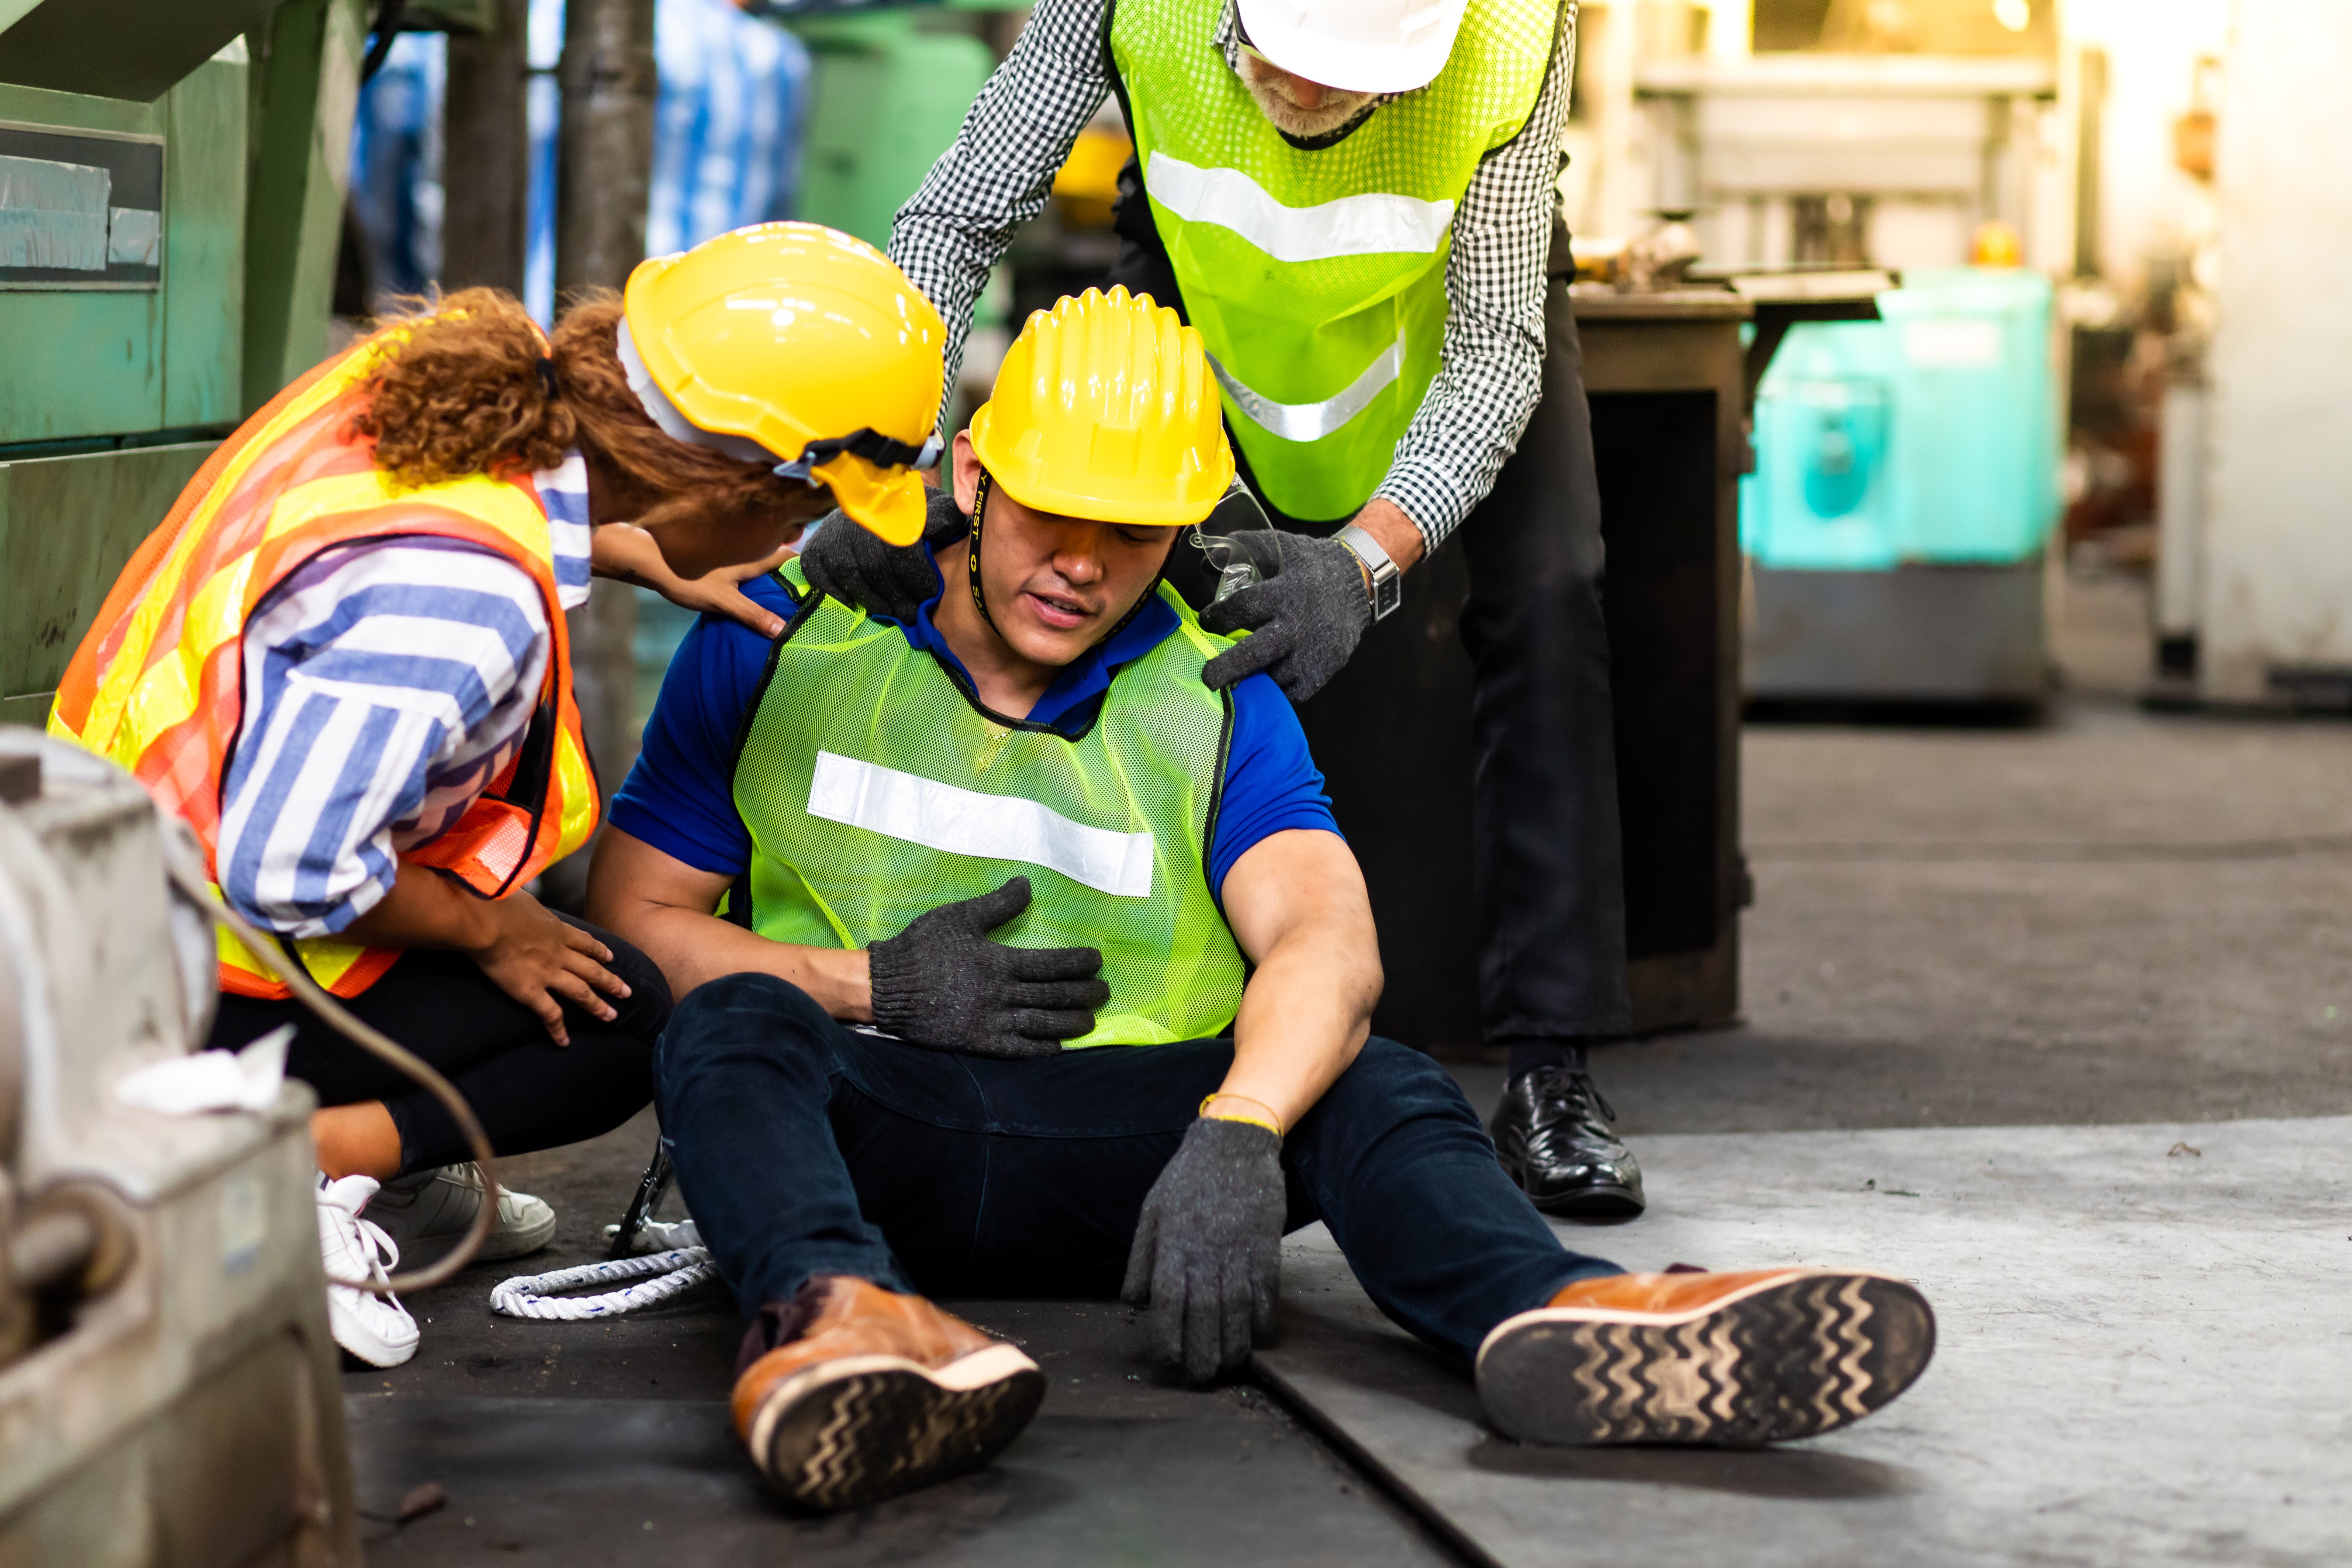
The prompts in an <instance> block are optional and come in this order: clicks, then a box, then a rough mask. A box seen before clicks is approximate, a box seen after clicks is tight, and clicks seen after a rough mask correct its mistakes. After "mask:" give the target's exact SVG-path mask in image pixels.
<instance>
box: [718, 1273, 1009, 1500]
mask: <svg viewBox="0 0 2352 1568" xmlns="http://www.w3.org/2000/svg"><path fill="white" fill-rule="evenodd" d="M808 1289H810V1290H813V1291H815V1292H817V1298H816V1300H815V1302H814V1312H813V1313H811V1314H810V1315H809V1316H808V1319H807V1327H806V1328H805V1329H804V1330H803V1331H802V1332H801V1334H800V1335H799V1337H798V1338H796V1339H794V1340H793V1341H792V1342H790V1343H788V1344H782V1345H779V1346H777V1347H776V1348H775V1349H774V1350H772V1351H770V1352H767V1353H766V1354H765V1355H763V1356H761V1357H760V1359H759V1360H757V1361H755V1362H753V1363H751V1365H750V1366H749V1367H747V1368H745V1369H744V1372H743V1374H742V1375H741V1376H740V1377H738V1378H737V1379H736V1380H735V1399H734V1405H735V1430H736V1432H737V1434H738V1435H740V1436H741V1437H742V1439H743V1442H744V1444H745V1446H746V1447H749V1448H750V1449H751V1458H752V1459H753V1460H754V1461H756V1462H757V1463H758V1465H759V1467H760V1468H761V1469H762V1470H764V1471H765V1472H767V1476H768V1479H770V1480H772V1481H773V1482H775V1484H776V1485H777V1487H778V1488H779V1489H782V1492H783V1493H784V1495H785V1496H786V1497H788V1498H790V1499H792V1500H793V1501H794V1502H797V1503H800V1504H802V1505H803V1506H804V1507H808V1508H814V1509H823V1510H827V1511H832V1510H837V1509H845V1508H858V1507H862V1506H863V1505H865V1504H866V1503H871V1502H879V1501H881V1500H883V1499H885V1498H888V1497H896V1496H897V1495H898V1494H899V1493H900V1492H908V1491H913V1490H915V1489H917V1488H919V1487H927V1486H929V1485H930V1484H931V1483H932V1482H934V1481H943V1480H946V1479H948V1478H950V1476H960V1475H962V1474H963V1473H964V1472H965V1471H967V1470H976V1469H978V1468H981V1467H982V1465H985V1464H987V1463H988V1462H989V1461H990V1460H991V1459H993V1458H996V1456H997V1455H998V1454H1000V1453H1002V1452H1003V1451H1004V1447H1005V1446H1006V1445H1007V1444H1009V1443H1011V1442H1012V1441H1013V1438H1015V1437H1017V1436H1020V1435H1021V1429H1022V1428H1023V1427H1024V1426H1027V1425H1029V1418H1030V1417H1031V1416H1033V1415H1036V1414H1037V1405H1038V1402H1039V1401H1041V1400H1043V1399H1044V1398H1045V1373H1041V1372H1039V1371H1038V1370H1037V1363H1035V1362H1033V1361H1031V1360H1030V1359H1029V1358H1028V1357H1027V1356H1025V1355H1024V1354H1022V1353H1021V1352H1020V1351H1019V1350H1017V1349H1015V1348H1014V1347H1013V1346H1012V1345H1008V1344H1006V1343H1004V1342H1002V1341H1000V1340H992V1339H990V1338H989V1337H988V1336H987V1335H986V1334H983V1333H982V1332H981V1331H979V1330H978V1329H975V1328H973V1327H972V1326H971V1324H970V1323H967V1322H965V1321H963V1320H962V1319H961V1318H958V1317H954V1316H951V1315H950V1314H949V1313H946V1312H942V1311H941V1310H939V1309H938V1308H937V1307H934V1306H932V1305H931V1304H930V1303H929V1301H926V1300H923V1299H922V1298H921V1297H920V1296H901V1295H899V1294H898V1293H897V1292H895V1291H891V1290H885V1289H882V1288H881V1287H880V1286H878V1285H871V1284H868V1283H867V1282H866V1281H865V1280H863V1279H850V1278H847V1277H836V1278H834V1279H822V1280H814V1281H812V1282H811V1284H810V1286H809V1287H808ZM797 1304H798V1305H805V1304H807V1299H806V1298H805V1297H803V1300H802V1302H801V1303H797Z"/></svg>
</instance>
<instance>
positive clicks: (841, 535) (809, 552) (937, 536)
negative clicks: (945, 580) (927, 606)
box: [801, 490, 971, 621]
mask: <svg viewBox="0 0 2352 1568" xmlns="http://www.w3.org/2000/svg"><path fill="white" fill-rule="evenodd" d="M925 504H926V507H927V510H925V512H924V514H923V537H922V541H921V542H919V543H917V544H887V543H885V542H883V541H882V540H881V539H879V538H877V537H876V536H875V535H874V534H872V533H870V532H868V531H866V530H865V529H863V528H861V527H859V526H858V525H857V524H856V523H855V522H852V521H850V520H849V519H848V518H846V517H845V516H843V515H842V514H841V513H840V512H838V511H833V512H827V513H826V514H825V516H824V521H822V522H820V523H819V524H818V525H817V528H816V531H815V534H814V537H813V538H811V539H810V540H809V542H808V548H806V549H805V550H803V551H802V552H801V570H802V571H803V573H805V574H807V575H808V580H809V586H810V587H812V588H814V589H815V590H816V591H817V592H818V593H820V594H823V595H826V596H827V597H829V598H835V599H838V600H840V601H841V602H842V603H843V604H845V605H853V606H855V607H856V608H858V609H861V610H865V611H867V612H869V613H871V614H873V615H877V616H889V617H890V618H891V619H892V620H894V621H912V620H913V619H914V618H915V612H916V611H917V610H919V609H921V608H922V607H923V605H924V603H925V601H927V600H929V598H930V597H931V596H932V595H935V594H937V593H938V592H939V591H940V572H939V568H938V567H937V566H935V565H933V564H932V563H931V551H932V550H933V548H934V547H936V546H938V545H940V544H943V543H945V542H947V541H949V540H950V539H953V538H954V537H956V535H957V534H959V533H961V532H962V531H964V530H965V529H966V528H968V527H970V526H971V522H970V520H968V519H967V518H966V517H965V516H964V515H963V513H962V512H961V511H959V510H956V503H955V497H953V496H951V495H948V494H945V493H944V492H942V491H940V490H933V491H931V492H930V496H929V500H928V501H927V502H926V503H925Z"/></svg>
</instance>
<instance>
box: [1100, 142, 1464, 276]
mask: <svg viewBox="0 0 2352 1568" xmlns="http://www.w3.org/2000/svg"><path fill="white" fill-rule="evenodd" d="M1143 184H1144V188H1145V189H1146V190H1148V191H1150V194H1151V196H1152V199H1153V200H1155V201H1157V202H1158V203H1159V204H1160V205H1161V206H1164V207H1166V208H1167V209H1168V210H1169V211H1170V212H1172V213H1174V214H1175V215H1176V216H1178V217H1181V218H1182V219H1183V220H1184V221H1185V222H1186V223H1213V224H1215V225H1217V226H1219V227H1220V228H1229V229H1232V230H1233V231H1234V233H1235V234H1238V235H1240V236H1241V237H1243V238H1244V239H1246V240H1248V241H1249V242H1250V243H1251V244H1252V245H1255V246H1256V247H1258V248H1259V249H1260V250H1263V251H1265V253H1266V254H1267V255H1268V256H1271V257H1273V258H1275V259H1276V261H1294V262H1295V261H1328V260H1329V259H1331V258H1333V257H1336V256H1380V255H1384V254H1387V253H1390V252H1392V251H1409V252H1411V253H1412V254H1413V255H1416V256H1426V255H1428V254H1429V253H1430V252H1432V251H1433V250H1435V249H1436V248H1437V247H1438V245H1439V243H1440V242H1441V241H1443V240H1444V238H1445V229H1446V226H1447V225H1449V224H1451V223H1452V222H1453V221H1454V204H1453V203H1452V202H1424V201H1422V200H1420V199H1419V198H1417V197H1414V196H1398V195H1388V194H1386V193H1384V192H1369V193H1367V194H1365V195H1356V196H1341V197H1339V199H1338V200H1337V201H1328V202H1318V203H1316V204H1315V205H1313V206H1311V207H1286V206H1284V205H1282V204H1281V203H1280V202H1278V201H1276V200H1275V199H1274V197H1272V196H1271V195H1267V194H1266V190H1265V186H1264V185H1261V184H1258V183H1257V182H1256V181H1255V180H1253V179H1251V178H1250V177H1249V176H1248V175H1247V174H1243V173H1242V172H1241V171H1240V170H1239V169H1203V168H1200V167H1197V166H1195V165H1193V164H1191V163H1186V162H1184V160H1182V159H1181V158H1171V157H1170V156H1169V155H1168V154H1167V153H1161V152H1159V151H1157V150H1155V151H1154V152H1153V153H1152V154H1151V164H1150V169H1149V170H1148V171H1147V172H1146V174H1145V175H1144V179H1143Z"/></svg>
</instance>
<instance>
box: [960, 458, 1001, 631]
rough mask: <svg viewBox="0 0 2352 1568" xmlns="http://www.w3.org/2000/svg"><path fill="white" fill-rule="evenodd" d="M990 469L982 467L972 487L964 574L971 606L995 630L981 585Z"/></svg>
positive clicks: (993, 617) (992, 617)
mask: <svg viewBox="0 0 2352 1568" xmlns="http://www.w3.org/2000/svg"><path fill="white" fill-rule="evenodd" d="M988 490H989V483H988V470H987V469H986V468H982V469H981V470H980V482H979V483H978V484H977V485H975V486H973V487H972V493H971V540H970V542H968V543H967V544H966V546H965V548H964V556H963V575H964V581H965V582H967V583H969V584H971V607H972V608H973V609H975V610H978V611H979V612H980V618H981V620H982V622H983V623H984V624H985V625H986V626H988V627H989V628H990V629H991V630H992V631H993V630H995V627H996V617H995V616H992V615H990V614H989V613H988V594H987V592H986V590H984V589H982V587H981V585H980V524H981V520H982V518H984V517H986V516H987V515H988ZM997 635H998V636H1000V637H1001V636H1003V633H1001V632H999V633H998V634H997Z"/></svg>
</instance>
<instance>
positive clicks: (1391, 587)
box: [1336, 522, 1404, 621]
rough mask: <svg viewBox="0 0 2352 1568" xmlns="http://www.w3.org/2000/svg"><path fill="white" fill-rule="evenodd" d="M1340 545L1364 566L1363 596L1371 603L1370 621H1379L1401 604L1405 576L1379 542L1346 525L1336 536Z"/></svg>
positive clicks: (1351, 524)
mask: <svg viewBox="0 0 2352 1568" xmlns="http://www.w3.org/2000/svg"><path fill="white" fill-rule="evenodd" d="M1336 537H1337V538H1338V539H1339V543H1340V544H1341V545H1342V546H1344V547H1345V548H1346V550H1347V552H1348V553H1349V554H1350V555H1353V556H1354V557H1355V558H1356V559H1357V560H1358V561H1360V562H1361V563H1363V567H1364V577H1365V589H1364V592H1365V596H1366V597H1367V598H1368V599H1369V600H1370V603H1371V609H1372V619H1374V620H1376V621H1377V620H1381V619H1384V618H1385V617H1386V616H1389V615H1391V613H1393V612H1394V611H1395V609H1396V607H1397V606H1398V605H1401V604H1402V603H1403V602H1404V574H1403V573H1402V572H1401V571H1399V570H1398V569H1397V563H1395V562H1394V561H1392V560H1391V559H1390V557H1389V552H1387V551H1385V550H1383V549H1381V542H1380V541H1379V540H1377V539H1374V538H1373V537H1372V536H1371V535H1370V534H1369V533H1367V532H1365V531H1363V530H1362V529H1360V528H1359V527H1357V526H1356V525H1355V524H1354V523H1352V522H1351V523H1349V525H1348V526H1347V527H1345V528H1343V529H1341V530H1340V531H1339V533H1338V535H1337V536H1336Z"/></svg>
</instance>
